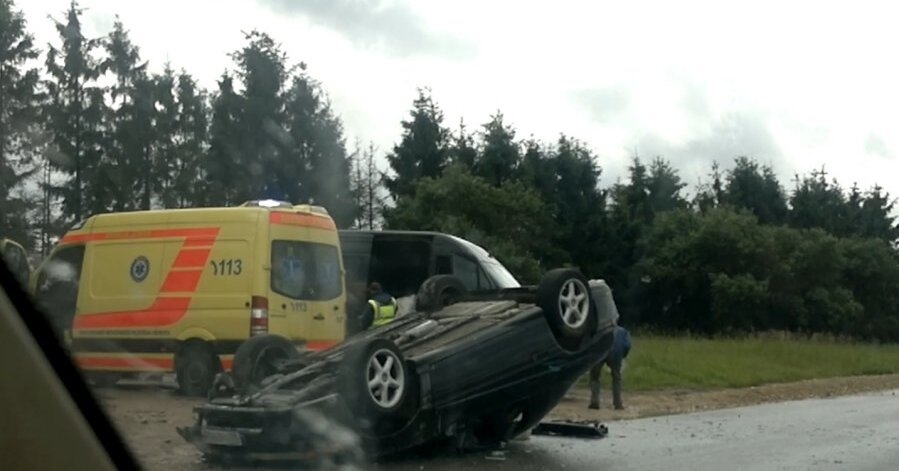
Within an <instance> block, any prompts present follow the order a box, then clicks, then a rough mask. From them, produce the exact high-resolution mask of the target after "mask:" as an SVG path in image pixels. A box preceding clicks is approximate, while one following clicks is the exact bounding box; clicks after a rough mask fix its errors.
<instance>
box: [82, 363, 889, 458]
mask: <svg viewBox="0 0 899 471" xmlns="http://www.w3.org/2000/svg"><path fill="white" fill-rule="evenodd" d="M626 381H627V378H625V387H626V386H627V383H626ZM889 389H899V374H896V375H883V376H858V377H851V378H831V379H816V380H810V381H801V382H797V383H785V384H770V385H764V386H758V387H753V388H743V389H725V390H717V391H676V390H669V391H652V392H637V393H628V392H627V391H625V393H624V405H625V407H626V408H625V410H623V411H615V410H611V399H612V398H611V396H610V395H609V392H608V391H603V396H602V399H603V404H602V405H603V407H607V408H605V409H601V410H590V409H587V403H588V397H589V391H588V390H587V388H580V387H579V388H576V389H573V390H572V391H571V392H569V394H568V396H567V397H566V398H565V399H563V400H562V402H561V403H559V405H558V406H556V408H555V409H554V410H553V411H552V412H551V413H550V415H549V419H559V420H589V421H600V422H610V421H615V420H623V419H632V418H639V417H650V416H659V415H668V414H681V413H688V412H696V411H701V410H710V409H725V408H731V407H740V406H749V405H754V404H760V403H765V402H781V401H788V400H796V399H806V398H813V397H831V396H842V395H847V394H855V393H861V392H867V391H879V390H889ZM96 393H97V396H98V397H99V399H100V402H101V404H102V405H103V406H104V407H105V409H106V411H107V413H109V415H110V417H111V418H112V420H113V422H114V423H115V425H116V427H117V428H118V429H119V431H120V432H121V434H122V436H123V437H124V438H125V441H126V442H127V443H128V444H129V446H130V447H131V449H132V450H133V451H134V453H135V454H136V455H137V458H138V460H139V461H140V462H141V464H142V465H143V466H144V467H145V468H146V469H149V470H170V469H197V470H200V469H210V468H209V467H208V466H207V465H205V464H204V463H203V462H202V459H201V457H200V454H199V453H198V452H197V451H196V449H195V448H194V447H193V446H192V445H190V444H188V443H187V442H185V441H184V440H183V439H182V438H181V437H180V436H179V435H178V434H177V431H176V427H183V426H188V425H191V424H192V423H193V414H192V408H193V406H195V405H197V404H199V403H200V402H202V400H200V399H195V398H187V397H183V396H180V395H178V394H177V393H176V392H175V391H174V390H173V388H171V387H164V386H161V385H160V384H158V383H157V384H153V383H126V384H122V385H119V386H117V387H114V388H99V389H97V390H96Z"/></svg>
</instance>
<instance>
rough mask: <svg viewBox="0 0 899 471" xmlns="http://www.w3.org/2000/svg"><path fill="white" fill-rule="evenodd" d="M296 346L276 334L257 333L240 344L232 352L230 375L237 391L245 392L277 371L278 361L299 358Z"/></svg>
mask: <svg viewBox="0 0 899 471" xmlns="http://www.w3.org/2000/svg"><path fill="white" fill-rule="evenodd" d="M299 356H300V354H299V352H298V351H297V348H296V347H295V346H294V345H293V344H292V343H290V341H289V340H287V339H285V338H284V337H281V336H278V335H258V336H255V337H250V338H249V339H247V341H246V342H243V343H242V344H240V347H238V348H237V352H235V353H234V366H233V367H232V369H231V376H232V377H233V378H234V386H235V387H236V388H237V390H238V391H240V392H243V393H246V392H247V391H248V390H249V389H251V388H253V387H258V386H259V385H260V384H261V383H262V380H263V379H265V378H267V377H269V376H271V375H273V374H275V373H277V372H278V366H279V363H281V362H283V361H284V360H291V359H294V358H299Z"/></svg>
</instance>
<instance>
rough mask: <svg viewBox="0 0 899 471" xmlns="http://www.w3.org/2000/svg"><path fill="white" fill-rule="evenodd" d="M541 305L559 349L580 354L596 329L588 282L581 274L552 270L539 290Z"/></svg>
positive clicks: (538, 295) (538, 299) (566, 269)
mask: <svg viewBox="0 0 899 471" xmlns="http://www.w3.org/2000/svg"><path fill="white" fill-rule="evenodd" d="M537 305H538V306H540V308H541V309H542V310H543V314H544V316H545V317H546V321H547V323H548V324H549V327H550V329H551V330H552V332H553V335H554V336H555V338H556V340H557V341H558V343H559V345H561V346H562V347H563V348H564V349H566V350H572V351H574V350H577V349H579V348H580V345H581V343H582V341H583V340H584V338H586V337H588V334H589V333H590V332H591V331H592V330H593V329H594V328H595V326H596V309H595V308H594V306H593V303H592V302H591V299H590V291H589V289H588V288H587V279H586V278H585V277H584V275H583V274H581V273H580V272H579V271H577V270H572V269H568V268H557V269H555V270H550V271H549V272H547V273H546V275H544V276H543V279H542V280H540V285H539V286H538V287H537Z"/></svg>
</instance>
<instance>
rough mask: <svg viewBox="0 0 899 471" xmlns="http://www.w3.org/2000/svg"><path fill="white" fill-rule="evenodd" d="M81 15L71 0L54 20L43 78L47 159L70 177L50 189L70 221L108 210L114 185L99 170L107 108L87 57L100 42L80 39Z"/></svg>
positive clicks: (93, 64) (95, 68) (96, 73)
mask: <svg viewBox="0 0 899 471" xmlns="http://www.w3.org/2000/svg"><path fill="white" fill-rule="evenodd" d="M81 14H82V10H81V9H80V8H79V7H78V5H77V3H76V2H74V1H73V2H72V3H71V4H70V6H69V9H68V10H67V11H66V13H65V15H66V21H65V22H60V21H54V23H55V25H56V31H57V33H58V34H59V37H60V41H61V45H60V46H58V47H57V46H50V48H49V50H48V51H47V60H46V66H47V72H48V73H49V75H50V79H49V80H46V81H45V86H46V89H47V94H48V96H49V103H48V105H47V109H46V111H47V113H48V124H49V128H50V130H51V132H52V134H53V145H54V147H55V149H54V152H51V153H50V163H51V165H52V166H53V167H54V168H57V169H60V170H61V171H63V172H64V173H65V174H66V175H67V176H68V177H69V178H68V180H67V181H65V182H64V183H63V184H62V185H60V186H54V188H53V190H54V193H56V194H59V195H61V196H62V200H63V207H62V214H63V216H64V217H66V218H69V219H74V220H80V219H84V218H85V217H87V216H88V215H90V213H92V212H102V211H105V210H107V209H108V208H109V206H110V205H109V199H110V198H109V195H108V194H107V190H108V189H109V188H111V187H112V186H113V184H114V182H112V181H111V179H110V178H109V177H110V175H109V174H108V173H105V172H103V171H102V164H103V163H102V157H103V140H104V133H105V132H106V129H104V121H105V118H106V116H105V113H106V109H105V102H104V96H103V95H104V94H103V90H102V89H100V88H98V87H97V86H96V84H95V80H96V79H97V77H98V76H99V72H100V71H99V67H98V64H97V61H96V60H95V59H94V58H93V56H92V54H93V51H94V50H95V49H96V48H97V47H98V45H99V44H100V41H99V40H98V39H87V38H85V37H84V35H83V34H82V32H81ZM87 182H90V183H91V185H90V186H88V185H87V184H86V183H87Z"/></svg>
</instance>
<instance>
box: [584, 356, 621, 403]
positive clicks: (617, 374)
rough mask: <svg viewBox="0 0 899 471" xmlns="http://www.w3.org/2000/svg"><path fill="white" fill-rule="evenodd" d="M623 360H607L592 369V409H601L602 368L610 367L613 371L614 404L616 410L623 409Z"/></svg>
mask: <svg viewBox="0 0 899 471" xmlns="http://www.w3.org/2000/svg"><path fill="white" fill-rule="evenodd" d="M622 361H623V360H622V359H621V358H606V359H605V360H603V361H601V362H599V363H597V364H596V365H593V368H590V407H593V408H599V377H600V375H601V373H602V367H603V366H604V365H609V369H610V370H612V403H613V405H614V406H615V408H616V409H623V408H624V405H622V403H621V363H622Z"/></svg>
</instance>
